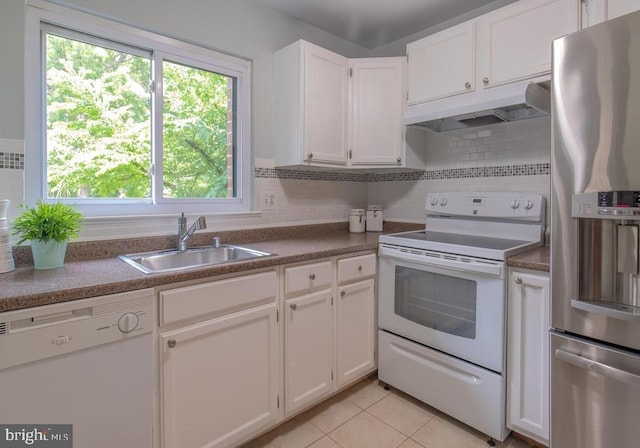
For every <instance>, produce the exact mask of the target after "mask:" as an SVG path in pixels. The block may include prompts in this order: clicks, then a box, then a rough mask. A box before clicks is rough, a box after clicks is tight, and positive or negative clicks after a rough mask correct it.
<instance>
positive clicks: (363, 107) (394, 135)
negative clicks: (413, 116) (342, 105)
mask: <svg viewBox="0 0 640 448" xmlns="http://www.w3.org/2000/svg"><path fill="white" fill-rule="evenodd" d="M404 61H405V59H404V58H367V59H351V60H350V64H349V65H350V67H349V73H350V88H349V104H350V107H349V111H350V113H349V138H350V144H349V149H350V151H349V161H350V164H351V165H352V166H358V165H388V166H398V164H400V163H401V162H402V131H403V126H402V124H401V123H400V120H401V119H402V113H403V112H404V101H403V98H404V65H405V62H404Z"/></svg>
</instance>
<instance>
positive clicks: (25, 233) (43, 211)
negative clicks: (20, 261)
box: [12, 201, 82, 245]
mask: <svg viewBox="0 0 640 448" xmlns="http://www.w3.org/2000/svg"><path fill="white" fill-rule="evenodd" d="M20 207H21V208H22V209H24V211H23V212H22V213H21V214H20V216H18V217H17V218H16V219H15V221H13V231H12V234H13V235H16V236H19V237H20V240H19V241H18V245H20V244H22V243H24V242H25V241H29V240H38V241H42V242H43V243H46V242H48V241H56V242H58V243H63V242H65V241H68V240H70V239H72V238H76V237H77V236H78V235H79V234H80V229H82V213H80V212H79V211H78V210H76V209H75V208H74V207H73V206H71V205H68V204H63V203H61V202H55V203H46V202H42V201H38V202H37V203H36V205H35V207H29V206H28V205H24V204H22V205H21V206H20Z"/></svg>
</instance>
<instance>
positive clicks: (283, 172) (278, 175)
mask: <svg viewBox="0 0 640 448" xmlns="http://www.w3.org/2000/svg"><path fill="white" fill-rule="evenodd" d="M550 171H551V167H550V164H549V163H548V162H546V163H527V164H521V165H504V166H484V167H473V168H451V169H444V170H426V171H407V172H396V173H356V172H329V171H306V170H295V169H285V168H256V169H255V175H256V178H262V179H295V180H328V181H341V182H397V181H409V180H411V181H416V180H436V179H469V178H479V177H507V176H548V175H549V174H550Z"/></svg>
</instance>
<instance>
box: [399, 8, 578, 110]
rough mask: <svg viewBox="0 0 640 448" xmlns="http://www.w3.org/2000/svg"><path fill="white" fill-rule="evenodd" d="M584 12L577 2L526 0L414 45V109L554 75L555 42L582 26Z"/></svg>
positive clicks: (410, 81)
mask: <svg viewBox="0 0 640 448" xmlns="http://www.w3.org/2000/svg"><path fill="white" fill-rule="evenodd" d="M578 11H579V5H578V3H577V0H520V1H518V2H516V3H513V4H511V5H508V6H505V7H503V8H499V9H496V10H494V11H491V12H489V13H487V14H485V15H482V16H480V17H478V18H476V19H474V20H470V21H468V22H464V23H462V24H460V25H457V26H454V27H451V28H448V29H446V30H444V31H441V32H439V33H436V34H432V35H430V36H427V37H425V38H423V39H420V40H418V41H416V42H412V43H410V44H408V45H407V57H408V63H407V88H408V102H407V106H408V109H409V110H411V108H412V107H413V106H417V105H420V104H421V103H425V102H430V101H437V100H439V99H441V98H445V97H450V96H453V95H467V94H473V93H474V92H481V91H483V90H485V89H490V88H492V87H495V86H501V85H505V84H509V83H512V82H517V81H522V80H527V79H533V80H536V81H542V80H543V79H548V77H549V74H550V72H551V42H552V41H553V40H554V39H556V38H558V37H560V36H563V35H565V34H568V33H571V32H573V31H576V30H577V29H578ZM434 104H437V103H434ZM434 107H435V106H434Z"/></svg>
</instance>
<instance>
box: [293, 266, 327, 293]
mask: <svg viewBox="0 0 640 448" xmlns="http://www.w3.org/2000/svg"><path fill="white" fill-rule="evenodd" d="M331 283H332V282H331V262H330V261H322V262H320V263H310V264H305V265H302V266H293V267H290V268H286V269H285V270H284V293H285V295H287V296H290V295H293V294H299V293H303V292H307V291H311V290H314V289H322V288H330V287H331Z"/></svg>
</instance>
